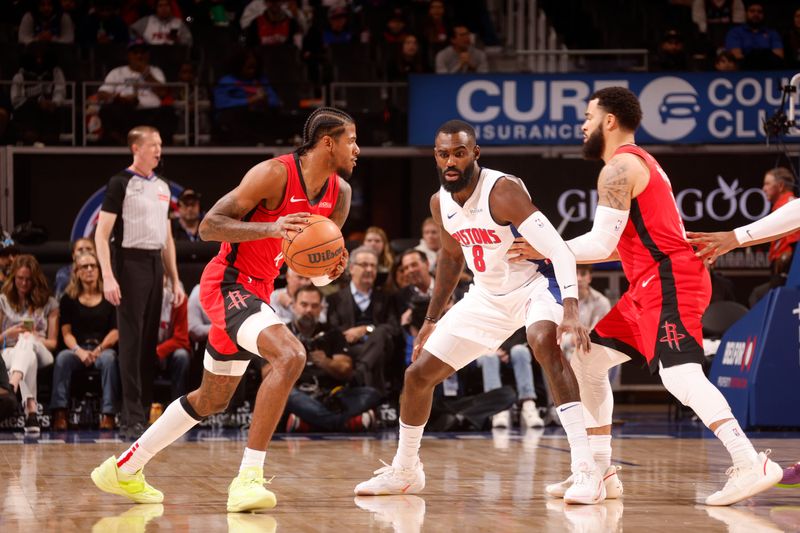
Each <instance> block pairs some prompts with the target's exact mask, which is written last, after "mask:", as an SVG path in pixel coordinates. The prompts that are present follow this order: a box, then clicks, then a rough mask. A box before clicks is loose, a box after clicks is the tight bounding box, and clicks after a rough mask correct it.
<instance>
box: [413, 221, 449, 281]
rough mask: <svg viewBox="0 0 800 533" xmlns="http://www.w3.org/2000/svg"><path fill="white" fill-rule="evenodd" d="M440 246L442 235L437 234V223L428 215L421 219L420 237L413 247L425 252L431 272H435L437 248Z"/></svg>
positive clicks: (437, 255)
mask: <svg viewBox="0 0 800 533" xmlns="http://www.w3.org/2000/svg"><path fill="white" fill-rule="evenodd" d="M441 247H442V236H441V235H440V234H439V224H437V223H436V221H435V220H433V217H428V218H426V219H425V220H423V221H422V238H421V239H420V240H419V244H418V245H417V246H416V247H415V248H414V249H415V250H419V251H420V252H424V253H425V256H426V257H427V258H428V265H429V266H430V271H431V273H434V272H436V259H437V258H438V257H439V248H441Z"/></svg>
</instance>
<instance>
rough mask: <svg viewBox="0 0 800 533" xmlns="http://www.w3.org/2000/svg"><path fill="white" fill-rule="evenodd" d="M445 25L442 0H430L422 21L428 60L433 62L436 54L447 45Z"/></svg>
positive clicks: (423, 38)
mask: <svg viewBox="0 0 800 533" xmlns="http://www.w3.org/2000/svg"><path fill="white" fill-rule="evenodd" d="M447 26H448V24H447V22H445V9H444V2H443V1H442V0H431V2H430V4H428V14H427V15H426V16H425V19H424V20H423V21H422V40H423V43H424V45H425V46H424V47H425V54H426V57H427V58H428V61H429V62H433V61H434V58H435V57H436V54H438V53H439V52H441V51H442V50H443V49H445V48H446V47H447V45H448V32H447Z"/></svg>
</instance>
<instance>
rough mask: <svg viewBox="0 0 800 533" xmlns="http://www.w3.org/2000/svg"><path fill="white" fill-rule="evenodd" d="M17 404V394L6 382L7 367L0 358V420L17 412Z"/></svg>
mask: <svg viewBox="0 0 800 533" xmlns="http://www.w3.org/2000/svg"><path fill="white" fill-rule="evenodd" d="M17 409H19V404H18V403H17V395H16V394H14V387H12V386H11V383H9V382H8V369H7V368H6V364H5V362H4V361H3V359H2V358H0V420H3V419H6V418H8V417H10V416H13V415H15V414H16V413H17Z"/></svg>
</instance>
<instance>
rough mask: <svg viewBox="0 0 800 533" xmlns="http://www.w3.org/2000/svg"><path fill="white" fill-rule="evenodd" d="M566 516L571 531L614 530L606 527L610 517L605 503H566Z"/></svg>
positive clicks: (591, 532)
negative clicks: (576, 504) (577, 504)
mask: <svg viewBox="0 0 800 533" xmlns="http://www.w3.org/2000/svg"><path fill="white" fill-rule="evenodd" d="M564 518H565V519H566V522H567V525H568V526H569V532H570V533H595V532H596V531H614V530H612V529H604V526H605V523H606V520H607V519H608V510H607V509H606V507H605V506H604V505H579V506H575V505H565V506H564Z"/></svg>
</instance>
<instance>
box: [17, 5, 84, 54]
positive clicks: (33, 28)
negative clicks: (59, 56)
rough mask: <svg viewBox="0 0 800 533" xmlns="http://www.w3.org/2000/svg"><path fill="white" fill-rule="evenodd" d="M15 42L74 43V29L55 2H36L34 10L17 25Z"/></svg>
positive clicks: (69, 19)
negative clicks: (17, 30) (17, 31)
mask: <svg viewBox="0 0 800 533" xmlns="http://www.w3.org/2000/svg"><path fill="white" fill-rule="evenodd" d="M17 40H18V41H19V42H20V43H21V44H29V43H32V42H34V41H43V42H48V43H49V42H53V43H72V42H74V41H75V27H74V25H73V24H72V19H71V18H70V17H69V15H67V14H65V13H62V12H61V9H60V6H57V5H56V3H55V0H36V4H35V7H34V9H32V10H31V11H28V12H27V13H25V15H23V17H22V20H21V21H20V23H19V34H18V36H17Z"/></svg>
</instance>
